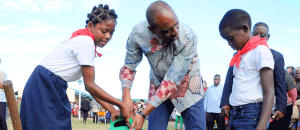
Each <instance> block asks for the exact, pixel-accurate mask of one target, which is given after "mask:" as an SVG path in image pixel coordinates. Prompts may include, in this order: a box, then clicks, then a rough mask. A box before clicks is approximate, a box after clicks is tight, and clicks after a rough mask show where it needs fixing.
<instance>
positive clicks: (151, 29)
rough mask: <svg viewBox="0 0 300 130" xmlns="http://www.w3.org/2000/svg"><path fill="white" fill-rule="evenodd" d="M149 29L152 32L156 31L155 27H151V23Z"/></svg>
mask: <svg viewBox="0 0 300 130" xmlns="http://www.w3.org/2000/svg"><path fill="white" fill-rule="evenodd" d="M148 29H149V30H150V31H151V32H152V33H154V32H155V31H154V28H153V27H151V26H150V25H149V26H148Z"/></svg>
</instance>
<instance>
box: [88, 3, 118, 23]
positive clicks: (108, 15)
mask: <svg viewBox="0 0 300 130" xmlns="http://www.w3.org/2000/svg"><path fill="white" fill-rule="evenodd" d="M87 18H88V19H87V20H86V25H85V26H86V27H87V24H88V23H89V22H90V21H91V22H92V23H93V24H94V25H96V24H97V23H101V22H103V21H106V20H113V21H115V23H117V21H116V19H117V18H118V16H117V14H116V13H115V10H114V9H109V6H108V5H104V6H103V4H99V5H98V7H96V6H94V8H93V10H92V12H91V13H89V14H88V15H87Z"/></svg>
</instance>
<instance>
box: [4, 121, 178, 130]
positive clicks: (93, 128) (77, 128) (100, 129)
mask: <svg viewBox="0 0 300 130" xmlns="http://www.w3.org/2000/svg"><path fill="white" fill-rule="evenodd" d="M174 124H175V123H174V121H170V122H169V126H168V130H175V128H174ZM147 126H148V121H145V123H144V126H143V129H144V130H147ZM7 127H8V130H13V126H12V123H11V120H10V118H9V119H7ZM178 127H179V124H178ZM72 129H73V130H108V129H109V123H108V124H104V123H101V124H94V123H93V119H91V118H88V120H87V123H86V125H85V124H84V123H83V122H82V118H81V120H78V118H72Z"/></svg>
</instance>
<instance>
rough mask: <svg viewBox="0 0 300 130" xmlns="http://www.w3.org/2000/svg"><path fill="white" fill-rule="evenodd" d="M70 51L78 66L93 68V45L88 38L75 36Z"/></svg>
mask: <svg viewBox="0 0 300 130" xmlns="http://www.w3.org/2000/svg"><path fill="white" fill-rule="evenodd" d="M72 40H75V41H74V45H72V51H73V54H74V55H75V57H76V58H77V60H78V62H79V65H89V66H94V59H95V43H94V41H93V39H91V38H90V37H89V36H77V37H75V38H73V39H72Z"/></svg>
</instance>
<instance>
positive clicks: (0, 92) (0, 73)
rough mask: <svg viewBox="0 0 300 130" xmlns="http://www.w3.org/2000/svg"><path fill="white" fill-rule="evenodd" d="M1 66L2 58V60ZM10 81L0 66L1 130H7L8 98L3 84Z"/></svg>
mask: <svg viewBox="0 0 300 130" xmlns="http://www.w3.org/2000/svg"><path fill="white" fill-rule="evenodd" d="M0 64H1V58H0ZM5 80H8V78H7V75H6V73H5V71H4V70H2V69H1V66H0V130H7V124H6V106H7V104H6V97H5V93H4V89H3V82H4V81H5Z"/></svg>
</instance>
